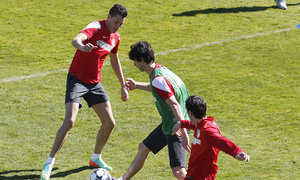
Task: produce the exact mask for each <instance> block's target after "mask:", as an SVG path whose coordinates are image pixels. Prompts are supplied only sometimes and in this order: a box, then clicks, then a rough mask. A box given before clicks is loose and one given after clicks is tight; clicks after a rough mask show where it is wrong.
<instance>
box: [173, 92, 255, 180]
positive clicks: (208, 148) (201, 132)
mask: <svg viewBox="0 0 300 180" xmlns="http://www.w3.org/2000/svg"><path fill="white" fill-rule="evenodd" d="M186 109H187V111H188V114H189V117H190V119H191V121H187V120H181V121H180V122H178V123H177V124H175V125H174V127H173V134H176V133H178V132H177V131H178V130H179V129H180V128H186V129H191V130H194V131H195V132H194V138H193V141H192V147H191V155H190V159H189V163H188V170H187V176H186V178H185V180H190V179H192V180H213V179H215V178H216V174H217V170H218V165H217V160H218V154H219V150H221V151H223V152H225V153H227V154H229V155H231V156H232V157H234V158H236V159H237V160H240V161H245V162H248V161H249V160H250V156H248V155H247V154H245V153H244V152H243V150H242V149H241V148H240V147H238V146H237V145H236V144H235V143H234V142H232V141H231V140H229V139H227V138H225V137H222V135H221V133H220V130H219V127H218V125H217V123H216V122H215V121H214V118H213V117H211V116H209V117H206V103H205V100H204V99H203V98H202V97H200V96H190V97H189V98H188V99H187V100H186Z"/></svg>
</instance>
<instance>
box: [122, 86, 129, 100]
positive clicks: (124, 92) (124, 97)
mask: <svg viewBox="0 0 300 180" xmlns="http://www.w3.org/2000/svg"><path fill="white" fill-rule="evenodd" d="M121 99H122V101H125V102H126V101H128V99H129V94H128V91H127V89H126V86H122V87H121Z"/></svg>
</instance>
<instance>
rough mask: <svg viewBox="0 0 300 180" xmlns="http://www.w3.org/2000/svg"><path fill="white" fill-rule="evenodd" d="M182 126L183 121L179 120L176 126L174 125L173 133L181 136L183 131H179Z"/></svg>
mask: <svg viewBox="0 0 300 180" xmlns="http://www.w3.org/2000/svg"><path fill="white" fill-rule="evenodd" d="M180 128H181V123H180V121H178V122H177V123H176V124H175V125H174V126H173V133H172V135H175V134H176V135H177V136H181V132H180V131H179V130H180Z"/></svg>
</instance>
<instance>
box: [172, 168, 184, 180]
mask: <svg viewBox="0 0 300 180" xmlns="http://www.w3.org/2000/svg"><path fill="white" fill-rule="evenodd" d="M172 171H173V175H174V176H175V177H176V178H177V179H178V180H184V178H185V176H186V171H185V169H184V168H183V167H176V168H173V169H172Z"/></svg>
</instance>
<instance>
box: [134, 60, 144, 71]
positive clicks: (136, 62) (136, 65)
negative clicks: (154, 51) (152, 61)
mask: <svg viewBox="0 0 300 180" xmlns="http://www.w3.org/2000/svg"><path fill="white" fill-rule="evenodd" d="M133 62H134V63H133V65H134V66H135V67H137V68H138V69H139V70H140V71H141V72H143V71H145V62H144V61H141V62H138V61H133Z"/></svg>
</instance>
